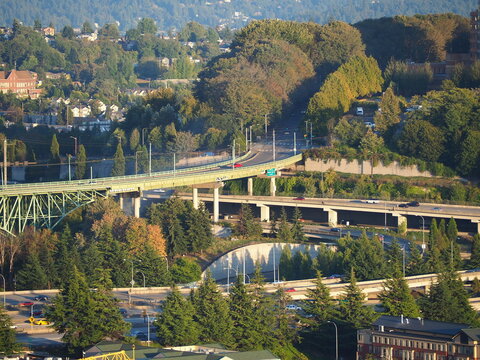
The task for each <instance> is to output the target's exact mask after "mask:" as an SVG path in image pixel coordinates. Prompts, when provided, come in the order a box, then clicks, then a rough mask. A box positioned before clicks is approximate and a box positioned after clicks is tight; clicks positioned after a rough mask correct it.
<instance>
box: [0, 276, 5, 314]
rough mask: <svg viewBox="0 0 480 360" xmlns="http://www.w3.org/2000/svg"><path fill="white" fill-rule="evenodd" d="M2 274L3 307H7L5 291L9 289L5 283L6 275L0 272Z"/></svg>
mask: <svg viewBox="0 0 480 360" xmlns="http://www.w3.org/2000/svg"><path fill="white" fill-rule="evenodd" d="M0 276H1V277H2V280H3V308H4V309H5V307H6V306H7V301H6V299H5V292H6V291H7V289H6V285H5V276H3V275H2V274H0Z"/></svg>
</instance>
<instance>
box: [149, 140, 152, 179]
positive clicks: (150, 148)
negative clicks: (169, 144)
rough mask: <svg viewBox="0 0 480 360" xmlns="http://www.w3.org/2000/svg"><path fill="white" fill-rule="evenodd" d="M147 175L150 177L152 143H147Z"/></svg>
mask: <svg viewBox="0 0 480 360" xmlns="http://www.w3.org/2000/svg"><path fill="white" fill-rule="evenodd" d="M148 175H152V143H151V142H149V143H148Z"/></svg>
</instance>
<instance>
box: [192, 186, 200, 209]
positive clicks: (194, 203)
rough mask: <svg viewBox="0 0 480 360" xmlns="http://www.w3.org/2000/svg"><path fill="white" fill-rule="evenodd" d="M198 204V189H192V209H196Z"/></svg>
mask: <svg viewBox="0 0 480 360" xmlns="http://www.w3.org/2000/svg"><path fill="white" fill-rule="evenodd" d="M199 205H200V202H199V201H198V188H196V187H194V188H193V208H194V209H198V207H199Z"/></svg>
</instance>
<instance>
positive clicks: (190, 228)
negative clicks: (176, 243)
mask: <svg viewBox="0 0 480 360" xmlns="http://www.w3.org/2000/svg"><path fill="white" fill-rule="evenodd" d="M186 225H187V231H186V237H187V238H188V239H190V246H189V248H190V249H189V251H191V252H201V251H202V250H205V249H207V248H208V247H209V246H210V245H211V244H212V242H213V235H212V230H211V223H210V215H209V213H208V212H207V210H206V209H205V206H204V205H202V206H201V207H200V208H199V209H193V208H192V209H191V212H190V214H189V216H188V217H187V219H186Z"/></svg>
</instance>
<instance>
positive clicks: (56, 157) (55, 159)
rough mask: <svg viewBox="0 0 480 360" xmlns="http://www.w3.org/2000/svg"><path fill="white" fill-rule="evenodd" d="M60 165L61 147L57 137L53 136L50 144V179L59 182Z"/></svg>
mask: <svg viewBox="0 0 480 360" xmlns="http://www.w3.org/2000/svg"><path fill="white" fill-rule="evenodd" d="M60 163H61V160H60V145H59V144H58V141H57V136H56V135H55V134H53V136H52V142H51V144H50V159H49V166H48V169H47V174H46V177H47V178H48V179H54V180H58V178H59V177H60Z"/></svg>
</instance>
